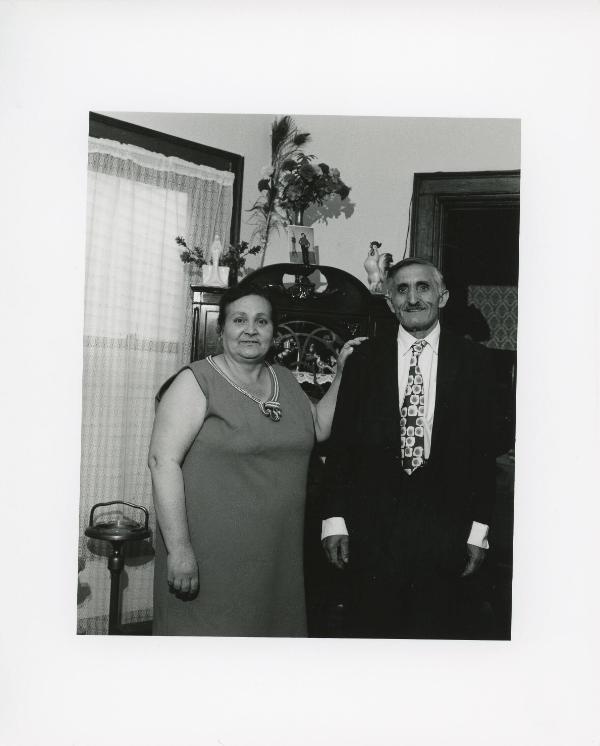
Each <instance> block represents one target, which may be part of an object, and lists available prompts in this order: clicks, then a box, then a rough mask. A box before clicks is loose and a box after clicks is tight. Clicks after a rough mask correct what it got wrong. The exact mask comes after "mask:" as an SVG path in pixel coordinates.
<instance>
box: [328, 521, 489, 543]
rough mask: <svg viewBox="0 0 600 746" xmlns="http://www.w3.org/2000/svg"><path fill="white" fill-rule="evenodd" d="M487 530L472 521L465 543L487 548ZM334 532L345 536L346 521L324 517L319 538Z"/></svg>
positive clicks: (485, 527)
mask: <svg viewBox="0 0 600 746" xmlns="http://www.w3.org/2000/svg"><path fill="white" fill-rule="evenodd" d="M488 531H489V526H487V525H486V524H485V523H479V522H478V521H473V525H472V527H471V533H470V534H469V538H468V539H467V544H474V545H475V546H476V547H481V549H489V548H490V544H489V542H488V538H487V537H488ZM335 534H338V535H339V534H345V535H346V536H347V535H348V529H347V528H346V521H345V520H344V519H343V518H340V517H335V518H326V519H325V520H324V521H323V523H322V528H321V540H322V539H325V538H327V537H328V536H334V535H335Z"/></svg>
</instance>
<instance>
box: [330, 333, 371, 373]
mask: <svg viewBox="0 0 600 746" xmlns="http://www.w3.org/2000/svg"><path fill="white" fill-rule="evenodd" d="M367 339H369V338H368V337H354V339H349V340H348V341H347V342H345V343H344V346H343V347H342V349H341V350H340V353H339V355H338V359H337V369H336V372H337V373H341V372H342V371H343V370H344V365H345V364H346V360H347V359H348V358H349V357H350V355H352V353H353V351H354V348H355V347H358V345H361V344H362V343H363V342H364V341H365V340H367Z"/></svg>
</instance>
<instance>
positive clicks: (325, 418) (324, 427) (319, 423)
mask: <svg viewBox="0 0 600 746" xmlns="http://www.w3.org/2000/svg"><path fill="white" fill-rule="evenodd" d="M366 339H368V337H356V338H355V339H350V340H348V342H346V343H345V344H344V346H343V347H342V349H341V350H340V354H339V356H338V359H337V367H336V371H335V376H334V379H333V381H332V382H331V386H330V387H329V388H328V389H327V393H326V394H325V396H323V398H322V399H321V400H320V401H319V402H318V403H317V404H313V403H312V402H311V405H310V406H311V410H312V415H313V421H314V423H315V436H316V438H317V440H318V441H319V442H321V441H323V440H327V438H328V437H329V435H330V433H331V423H332V422H333V414H334V412H335V403H336V401H337V395H338V391H339V388H340V381H341V380H342V371H343V370H344V365H345V364H346V360H347V359H348V358H349V357H350V355H351V354H352V351H353V349H354V347H356V346H357V345H359V344H361V343H362V342H364V341H365V340H366Z"/></svg>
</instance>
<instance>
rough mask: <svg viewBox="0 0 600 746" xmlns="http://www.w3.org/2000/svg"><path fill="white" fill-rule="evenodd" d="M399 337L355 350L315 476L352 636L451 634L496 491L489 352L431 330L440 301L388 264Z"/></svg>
mask: <svg viewBox="0 0 600 746" xmlns="http://www.w3.org/2000/svg"><path fill="white" fill-rule="evenodd" d="M387 287H388V302H389V304H390V306H391V307H392V308H393V310H394V312H395V315H396V317H397V318H398V320H399V322H400V324H399V328H398V335H397V338H396V337H390V338H375V339H373V340H371V341H369V342H368V343H364V344H363V345H361V347H359V348H356V349H355V350H354V354H353V355H352V358H351V359H350V360H349V362H348V365H347V366H346V369H345V371H344V378H343V381H342V384H341V389H340V392H339V396H338V403H337V408H336V414H335V419H334V424H333V432H332V436H331V443H330V453H329V456H328V458H327V464H326V469H325V480H324V482H325V489H324V511H323V518H324V520H323V533H322V543H323V548H324V549H325V553H326V555H327V557H328V559H329V560H330V562H332V563H333V564H334V565H335V566H336V567H338V568H340V569H342V568H347V569H346V572H348V573H349V575H350V576H349V581H350V583H349V587H350V595H349V601H348V614H349V621H350V624H351V632H350V634H352V635H355V636H361V637H410V638H413V637H426V638H448V637H455V636H457V635H458V636H460V634H461V632H460V629H457V627H456V615H455V611H456V599H457V597H458V595H459V593H460V584H461V583H464V582H465V580H464V578H465V577H466V576H469V575H472V574H473V573H474V572H476V570H477V568H478V567H479V565H480V564H481V562H482V561H483V559H484V556H485V552H486V549H487V547H488V544H487V532H488V524H489V517H490V509H491V503H492V500H493V496H494V490H495V464H494V449H493V433H492V430H493V412H492V402H493V374H492V371H491V367H490V365H489V362H488V358H487V350H486V349H485V348H483V347H481V346H479V345H477V344H475V343H473V342H470V341H468V340H466V339H463V338H462V337H458V336H455V335H453V334H452V333H451V332H449V331H447V330H446V329H444V328H441V327H440V323H439V312H440V309H441V308H443V307H444V306H445V305H446V303H447V302H448V290H447V289H446V287H445V284H444V280H443V277H442V275H441V273H440V272H439V270H438V269H437V268H436V267H435V266H434V265H433V264H431V263H430V262H427V261H425V260H423V259H419V258H416V257H413V258H409V259H405V260H403V261H401V262H398V263H397V264H395V265H394V266H392V267H391V268H390V270H389V273H388V286H387Z"/></svg>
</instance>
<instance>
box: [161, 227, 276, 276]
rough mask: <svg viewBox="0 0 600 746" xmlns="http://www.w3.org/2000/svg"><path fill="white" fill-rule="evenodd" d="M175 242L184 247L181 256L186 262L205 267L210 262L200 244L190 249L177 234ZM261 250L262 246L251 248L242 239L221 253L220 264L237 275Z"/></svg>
mask: <svg viewBox="0 0 600 746" xmlns="http://www.w3.org/2000/svg"><path fill="white" fill-rule="evenodd" d="M175 242H176V243H177V245H178V246H181V247H182V248H183V251H182V252H181V253H180V254H179V257H180V259H181V261H182V262H183V263H184V264H195V265H196V266H197V267H203V266H204V265H205V264H208V262H207V261H206V259H205V257H204V253H203V252H202V249H200V248H199V247H198V246H194V247H193V248H191V249H190V248H189V246H188V245H187V243H186V241H185V239H184V238H183V237H182V236H177V237H176V238H175ZM259 251H262V246H252V248H250V247H249V245H248V242H247V241H240V242H238V243H236V244H231V243H230V244H229V246H228V248H227V249H226V250H225V251H224V252H223V254H222V255H221V257H220V259H219V264H220V265H221V266H223V267H229V268H230V269H231V270H232V271H233V273H234V275H236V276H237V275H238V273H239V271H240V270H241V269H243V268H244V267H245V266H246V261H247V259H248V257H249V256H254V255H256V254H258V253H259Z"/></svg>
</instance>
